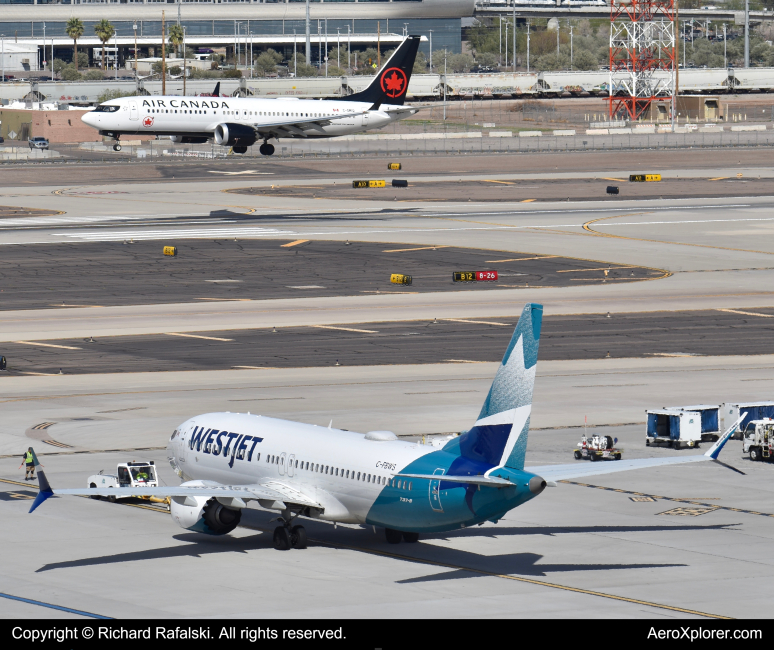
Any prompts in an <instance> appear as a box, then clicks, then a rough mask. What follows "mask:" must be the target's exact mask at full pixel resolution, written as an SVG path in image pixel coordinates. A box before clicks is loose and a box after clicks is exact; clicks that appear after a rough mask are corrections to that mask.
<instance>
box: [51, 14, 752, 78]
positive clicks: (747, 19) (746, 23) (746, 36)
mask: <svg viewBox="0 0 774 650" xmlns="http://www.w3.org/2000/svg"><path fill="white" fill-rule="evenodd" d="M45 36H46V23H43V38H45ZM691 43H693V41H691ZM744 67H745V68H749V67H750V0H744Z"/></svg>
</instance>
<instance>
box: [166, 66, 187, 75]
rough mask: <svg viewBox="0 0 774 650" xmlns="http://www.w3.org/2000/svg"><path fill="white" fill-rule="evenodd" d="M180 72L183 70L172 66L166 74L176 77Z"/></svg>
mask: <svg viewBox="0 0 774 650" xmlns="http://www.w3.org/2000/svg"><path fill="white" fill-rule="evenodd" d="M182 71H183V68H181V67H180V66H179V65H173V66H172V67H171V68H170V69H169V70H168V71H167V72H169V74H171V75H174V76H175V77H177V76H178V75H179V74H180V73H181V72H182Z"/></svg>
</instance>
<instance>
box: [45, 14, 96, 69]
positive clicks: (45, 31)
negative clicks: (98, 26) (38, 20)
mask: <svg viewBox="0 0 774 650" xmlns="http://www.w3.org/2000/svg"><path fill="white" fill-rule="evenodd" d="M103 54H104V53H103ZM45 69H46V23H43V70H45Z"/></svg>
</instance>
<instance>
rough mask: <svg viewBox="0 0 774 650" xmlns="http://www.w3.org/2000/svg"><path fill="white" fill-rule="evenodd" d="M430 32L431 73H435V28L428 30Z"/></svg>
mask: <svg viewBox="0 0 774 650" xmlns="http://www.w3.org/2000/svg"><path fill="white" fill-rule="evenodd" d="M428 31H429V32H430V74H433V30H432V29H430V30H428Z"/></svg>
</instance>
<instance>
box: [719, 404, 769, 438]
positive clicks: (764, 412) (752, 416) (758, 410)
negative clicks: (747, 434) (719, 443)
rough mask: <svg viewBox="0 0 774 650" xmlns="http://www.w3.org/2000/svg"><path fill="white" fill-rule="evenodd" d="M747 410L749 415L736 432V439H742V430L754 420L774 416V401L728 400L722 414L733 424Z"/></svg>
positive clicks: (726, 420)
mask: <svg viewBox="0 0 774 650" xmlns="http://www.w3.org/2000/svg"><path fill="white" fill-rule="evenodd" d="M745 412H746V413H747V415H746V416H745V418H744V420H742V422H741V424H740V425H739V426H738V427H737V428H736V431H735V432H734V435H733V438H734V439H735V440H741V439H742V432H743V431H744V430H745V429H746V428H747V425H748V424H749V423H750V422H752V421H753V420H765V419H766V418H774V402H726V403H725V404H723V407H722V408H721V416H722V417H723V418H724V421H725V422H730V423H732V424H733V423H734V422H735V421H736V420H738V419H739V416H740V415H741V414H742V413H745ZM729 426H730V425H729Z"/></svg>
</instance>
